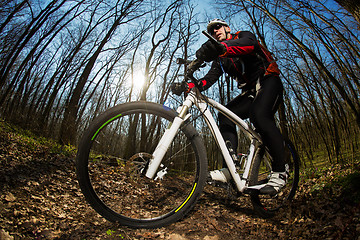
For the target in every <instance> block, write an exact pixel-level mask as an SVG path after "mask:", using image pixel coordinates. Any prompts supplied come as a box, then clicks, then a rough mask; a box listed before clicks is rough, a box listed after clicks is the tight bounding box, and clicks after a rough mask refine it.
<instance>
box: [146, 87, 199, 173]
mask: <svg viewBox="0 0 360 240" xmlns="http://www.w3.org/2000/svg"><path fill="white" fill-rule="evenodd" d="M194 102H195V96H194V95H193V92H190V93H189V95H188V96H187V97H186V99H185V101H184V103H183V105H182V106H181V107H179V109H178V113H179V114H178V116H176V117H175V118H174V121H173V122H172V123H170V124H169V126H168V128H167V129H166V130H165V132H164V135H163V136H162V137H161V139H160V141H159V143H158V145H157V146H156V148H155V151H154V152H153V154H152V159H151V160H150V163H149V166H148V168H147V171H146V174H145V176H146V177H148V178H151V179H152V178H154V177H155V174H156V172H157V170H158V168H159V166H160V164H161V161H162V159H163V157H164V156H165V154H166V152H167V150H168V149H169V147H170V145H171V143H172V141H173V140H174V138H175V135H176V134H177V131H178V130H179V128H180V127H181V125H182V124H183V122H185V121H186V120H187V119H188V118H189V117H190V114H188V110H189V109H190V108H191V106H192V105H193V103H194Z"/></svg>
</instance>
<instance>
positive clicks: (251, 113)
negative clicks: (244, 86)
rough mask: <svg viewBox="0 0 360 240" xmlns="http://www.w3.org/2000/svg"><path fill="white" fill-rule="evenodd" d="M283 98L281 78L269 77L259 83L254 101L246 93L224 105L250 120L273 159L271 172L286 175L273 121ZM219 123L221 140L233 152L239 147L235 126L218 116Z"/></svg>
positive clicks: (223, 117) (280, 145)
mask: <svg viewBox="0 0 360 240" xmlns="http://www.w3.org/2000/svg"><path fill="white" fill-rule="evenodd" d="M282 97H283V86H282V83H281V80H280V78H279V77H276V76H271V77H267V78H265V79H264V80H262V81H261V82H260V89H258V91H257V92H256V94H255V97H254V96H251V95H250V94H249V92H248V93H245V94H242V95H239V96H238V97H236V98H234V99H233V100H231V101H230V102H229V103H228V104H227V105H226V107H227V108H228V109H230V110H231V111H233V112H234V113H235V114H236V115H238V116H239V117H240V118H242V119H246V118H250V121H251V122H252V123H253V124H254V126H255V128H256V131H257V132H258V133H260V135H261V136H262V139H263V141H264V144H265V145H266V146H267V147H268V149H269V151H270V154H271V156H272V157H273V160H274V161H273V164H272V167H273V171H274V172H284V171H285V162H284V155H285V154H284V141H283V136H282V135H281V132H280V130H279V129H278V127H277V126H276V123H275V120H274V114H275V113H276V111H277V109H278V106H279V104H280V103H281V101H282ZM219 122H220V124H219V127H220V131H221V134H222V136H223V137H224V139H225V141H226V140H229V141H230V142H231V144H232V147H233V148H234V149H235V151H236V149H237V147H238V136H237V132H236V125H235V124H234V123H233V122H231V121H230V120H229V119H227V118H226V117H225V116H224V115H222V114H219Z"/></svg>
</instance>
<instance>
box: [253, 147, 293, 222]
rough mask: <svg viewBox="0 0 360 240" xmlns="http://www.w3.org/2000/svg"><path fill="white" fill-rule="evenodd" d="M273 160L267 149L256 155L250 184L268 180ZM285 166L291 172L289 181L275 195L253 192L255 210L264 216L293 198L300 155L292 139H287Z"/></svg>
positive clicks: (272, 212)
mask: <svg viewBox="0 0 360 240" xmlns="http://www.w3.org/2000/svg"><path fill="white" fill-rule="evenodd" d="M271 165H272V160H271V157H270V155H269V153H268V152H267V151H265V150H260V152H259V153H258V154H257V156H256V157H255V159H254V161H253V164H252V167H251V174H250V182H249V185H250V186H254V185H260V184H264V183H266V182H267V181H268V177H269V176H270V173H271ZM285 168H286V170H287V171H288V173H289V176H288V182H287V184H286V185H285V187H284V188H283V189H282V190H281V192H279V193H278V194H276V195H274V196H270V195H260V194H259V192H253V193H252V194H251V201H252V204H253V207H254V210H255V211H256V212H257V213H258V214H259V215H260V216H262V217H264V218H269V217H272V216H274V214H275V212H276V211H278V210H279V209H280V208H281V207H283V206H284V205H285V204H286V203H287V202H288V201H289V200H291V199H292V198H293V197H294V195H295V192H296V190H297V187H298V183H299V157H298V154H297V152H296V150H295V147H294V145H293V144H292V143H291V142H290V141H285Z"/></svg>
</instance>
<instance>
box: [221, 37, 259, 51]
mask: <svg viewBox="0 0 360 240" xmlns="http://www.w3.org/2000/svg"><path fill="white" fill-rule="evenodd" d="M222 44H223V45H224V46H225V47H226V52H225V53H224V54H223V55H221V56H220V57H236V56H241V55H246V54H250V53H253V52H254V51H256V50H257V48H258V42H257V39H256V36H255V35H254V34H253V33H251V32H248V31H244V32H240V33H238V35H237V36H236V37H235V38H233V39H229V40H225V41H223V42H222Z"/></svg>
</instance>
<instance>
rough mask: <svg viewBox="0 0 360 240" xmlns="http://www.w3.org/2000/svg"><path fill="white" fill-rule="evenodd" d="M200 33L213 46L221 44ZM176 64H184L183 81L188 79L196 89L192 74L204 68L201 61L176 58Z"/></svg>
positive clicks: (211, 37) (196, 82)
mask: <svg viewBox="0 0 360 240" xmlns="http://www.w3.org/2000/svg"><path fill="white" fill-rule="evenodd" d="M202 33H203V34H204V35H205V36H206V37H207V38H209V40H210V41H211V42H213V43H214V44H221V43H220V42H219V41H218V40H216V39H215V38H214V37H213V36H211V35H210V34H209V33H208V32H206V31H205V30H204V31H202ZM176 63H177V64H184V65H186V72H185V81H186V80H187V79H190V80H191V81H192V82H193V83H194V84H195V86H196V87H198V81H197V79H196V78H195V77H194V76H193V74H194V72H195V71H196V70H198V69H200V68H202V67H205V66H206V64H205V63H204V61H203V60H200V59H195V60H193V61H190V60H187V59H182V58H178V59H176Z"/></svg>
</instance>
